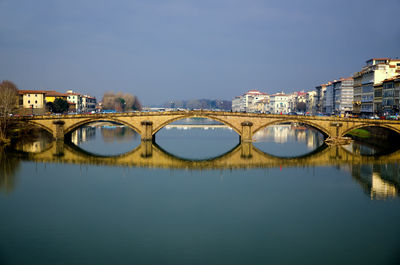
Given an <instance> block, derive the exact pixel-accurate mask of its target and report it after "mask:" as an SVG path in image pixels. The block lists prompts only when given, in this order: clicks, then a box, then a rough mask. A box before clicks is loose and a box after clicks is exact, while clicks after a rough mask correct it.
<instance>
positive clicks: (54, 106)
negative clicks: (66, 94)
mask: <svg viewBox="0 0 400 265" xmlns="http://www.w3.org/2000/svg"><path fill="white" fill-rule="evenodd" d="M46 106H47V107H48V108H49V110H50V112H53V113H63V112H66V111H68V109H69V104H68V102H67V101H66V100H65V99H62V98H56V99H55V100H54V102H48V103H46Z"/></svg>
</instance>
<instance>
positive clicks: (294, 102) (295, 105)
mask: <svg viewBox="0 0 400 265" xmlns="http://www.w3.org/2000/svg"><path fill="white" fill-rule="evenodd" d="M300 103H304V104H303V106H301V105H300ZM288 104H289V107H288V112H291V111H304V112H306V110H307V106H306V104H307V93H306V92H304V91H297V92H293V93H291V94H288ZM301 107H304V109H299V108H301Z"/></svg>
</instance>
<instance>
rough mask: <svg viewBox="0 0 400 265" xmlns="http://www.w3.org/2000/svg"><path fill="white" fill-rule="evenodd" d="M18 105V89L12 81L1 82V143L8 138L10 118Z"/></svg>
mask: <svg viewBox="0 0 400 265" xmlns="http://www.w3.org/2000/svg"><path fill="white" fill-rule="evenodd" d="M17 107H18V89H17V86H16V85H15V84H14V83H13V82H11V81H7V80H5V81H3V82H1V83H0V143H1V142H5V141H6V139H7V129H8V127H9V125H10V118H11V115H12V114H13V112H14V111H15V110H16V109H17Z"/></svg>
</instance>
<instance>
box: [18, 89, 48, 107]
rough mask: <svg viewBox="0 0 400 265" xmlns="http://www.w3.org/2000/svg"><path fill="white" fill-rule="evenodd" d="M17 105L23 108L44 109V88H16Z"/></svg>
mask: <svg viewBox="0 0 400 265" xmlns="http://www.w3.org/2000/svg"><path fill="white" fill-rule="evenodd" d="M18 95H19V107H20V108H23V109H44V107H45V105H46V101H45V95H46V91H44V90H18Z"/></svg>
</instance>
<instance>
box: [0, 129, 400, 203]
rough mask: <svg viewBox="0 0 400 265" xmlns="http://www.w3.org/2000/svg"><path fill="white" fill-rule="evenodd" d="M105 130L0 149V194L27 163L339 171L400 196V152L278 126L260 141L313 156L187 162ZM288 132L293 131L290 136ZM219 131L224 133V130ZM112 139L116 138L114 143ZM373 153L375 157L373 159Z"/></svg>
mask: <svg viewBox="0 0 400 265" xmlns="http://www.w3.org/2000/svg"><path fill="white" fill-rule="evenodd" d="M107 126H109V125H107ZM107 126H106V127H103V126H101V127H99V126H86V127H82V128H80V129H79V130H77V131H75V132H74V133H73V134H72V136H71V142H50V141H49V138H48V137H39V138H37V139H34V140H33V141H31V142H28V141H25V142H24V143H18V144H17V145H16V147H17V148H16V149H17V150H18V152H17V153H15V152H10V151H5V150H1V151H2V152H1V153H0V159H1V172H0V173H1V176H0V177H1V178H0V189H1V190H3V191H10V190H12V189H13V187H14V185H15V184H14V183H15V180H14V175H15V172H17V171H18V168H19V164H20V161H21V160H25V161H34V162H40V163H57V164H58V163H60V164H61V163H62V164H64V163H70V164H80V165H102V166H122V167H141V168H168V169H190V170H210V169H211V170H212V169H220V170H226V169H228V170H232V169H254V168H277V167H278V168H287V167H319V166H335V167H338V168H341V169H342V170H345V171H348V172H351V175H352V176H353V178H354V179H355V180H356V181H357V182H358V183H360V185H361V186H362V187H363V190H364V191H365V192H366V193H367V194H368V195H369V196H370V197H371V199H384V198H390V197H397V196H398V193H399V187H400V180H399V175H400V173H399V172H400V165H399V163H398V161H400V151H396V152H393V153H391V154H385V155H376V154H377V153H376V152H372V153H371V152H364V151H363V148H364V147H363V146H362V145H360V144H359V143H352V144H350V145H347V146H326V145H320V143H321V141H320V138H319V136H318V135H316V134H315V132H314V131H309V130H308V129H307V128H306V129H303V128H298V127H297V128H296V127H289V126H287V125H283V126H282V128H283V129H279V128H276V127H275V126H274V127H272V128H269V129H267V130H265V131H264V132H263V133H264V134H259V136H258V138H257V139H258V140H262V139H271V138H273V139H279V141H280V143H284V141H285V140H284V139H286V140H287V142H290V141H291V140H290V139H293V138H295V139H296V140H301V141H303V142H304V141H305V142H306V146H307V147H308V150H312V151H311V152H308V153H306V154H301V155H299V156H296V157H293V156H288V157H279V156H276V155H271V154H268V153H265V152H264V151H263V150H260V149H259V148H258V147H256V145H257V143H258V142H257V143H255V144H254V145H253V144H252V143H242V144H239V145H236V146H234V147H233V148H231V149H228V150H229V151H227V152H225V153H222V155H217V156H213V157H210V156H208V157H207V158H203V159H201V158H200V159H199V157H197V158H196V159H190V158H189V159H188V158H182V157H180V156H177V155H175V154H173V153H171V152H169V151H167V150H165V149H163V148H164V147H161V146H159V145H158V144H156V143H152V142H140V141H138V139H137V135H136V133H132V130H126V128H124V127H119V126H110V127H107ZM288 128H291V129H292V130H293V131H294V132H293V131H292V132H290V130H288ZM218 130H222V131H224V129H222V128H220V129H218ZM211 131H212V130H211ZM190 132H191V133H192V135H196V132H193V131H192V129H190ZM201 133H204V132H201ZM135 135H136V136H135ZM218 135H219V134H218V133H215V132H214V133H213V134H212V136H213V137H216V139H217V141H220V139H219V138H218ZM113 138H115V139H114V140H112V139H113ZM132 139H136V140H137V141H138V145H137V146H136V147H135V146H134V147H133V148H132V147H131V146H128V147H127V144H126V143H130V141H131V140H132ZM189 140H191V141H194V142H196V137H194V138H192V137H190V138H189ZM116 142H120V143H122V144H123V145H125V148H126V149H125V150H126V152H123V153H122V152H121V150H120V149H119V150H118V151H119V153H117V154H113V153H112V152H110V151H109V150H108V147H109V146H108V145H107V143H112V144H114V145H115V144H116ZM172 142H173V141H172ZM228 142H232V139H229V141H228ZM85 143H89V144H92V145H96V147H97V148H98V149H99V150H103V152H104V149H106V150H107V152H108V153H107V154H106V155H98V154H97V153H96V152H93V153H92V152H90V148H89V150H88V148H87V146H89V145H85ZM200 143H201V141H200ZM197 145H199V141H197ZM83 147H86V148H83ZM219 147H221V146H219ZM128 148H129V149H128ZM171 148H173V147H171ZM181 148H187V146H185V145H184V146H183V147H181ZM175 149H179V146H178V145H177V146H175ZM125 150H124V151H125ZM189 150H190V148H189ZM219 150H220V149H219ZM368 150H369V149H368ZM192 153H196V150H192ZM370 154H375V155H374V156H371V155H370Z"/></svg>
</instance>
